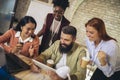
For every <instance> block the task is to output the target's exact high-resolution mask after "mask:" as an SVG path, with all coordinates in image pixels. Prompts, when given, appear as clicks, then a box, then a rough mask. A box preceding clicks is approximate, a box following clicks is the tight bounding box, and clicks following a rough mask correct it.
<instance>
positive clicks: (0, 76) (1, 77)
mask: <svg viewBox="0 0 120 80" xmlns="http://www.w3.org/2000/svg"><path fill="white" fill-rule="evenodd" d="M0 80H15V79H14V78H13V77H12V76H11V75H10V74H9V73H7V72H6V70H5V69H4V68H0Z"/></svg>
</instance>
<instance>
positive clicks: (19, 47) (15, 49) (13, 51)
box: [11, 43, 23, 53]
mask: <svg viewBox="0 0 120 80" xmlns="http://www.w3.org/2000/svg"><path fill="white" fill-rule="evenodd" d="M22 47H23V43H18V44H16V46H15V47H14V48H13V49H12V51H11V53H20V51H21V50H22Z"/></svg>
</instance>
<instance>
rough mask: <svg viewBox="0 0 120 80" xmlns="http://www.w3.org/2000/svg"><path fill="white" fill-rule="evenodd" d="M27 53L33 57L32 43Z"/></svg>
mask: <svg viewBox="0 0 120 80" xmlns="http://www.w3.org/2000/svg"><path fill="white" fill-rule="evenodd" d="M29 55H30V57H33V56H34V48H33V45H31V46H30V48H29Z"/></svg>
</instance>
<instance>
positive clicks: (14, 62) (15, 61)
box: [6, 54, 30, 73]
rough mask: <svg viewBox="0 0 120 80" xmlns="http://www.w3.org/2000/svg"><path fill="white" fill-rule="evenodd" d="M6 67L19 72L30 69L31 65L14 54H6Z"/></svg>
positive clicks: (11, 71) (9, 70) (13, 71)
mask: <svg viewBox="0 0 120 80" xmlns="http://www.w3.org/2000/svg"><path fill="white" fill-rule="evenodd" d="M6 62H7V64H6V67H7V70H8V72H9V73H17V72H20V71H23V70H28V69H30V66H29V65H28V64H26V63H25V62H24V61H22V60H21V59H20V58H19V57H18V56H16V55H14V54H6Z"/></svg>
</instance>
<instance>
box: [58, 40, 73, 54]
mask: <svg viewBox="0 0 120 80" xmlns="http://www.w3.org/2000/svg"><path fill="white" fill-rule="evenodd" d="M72 47H73V42H72V43H71V44H70V45H67V44H61V43H60V44H59V51H60V52H61V53H67V52H69V51H70V50H71V49H72Z"/></svg>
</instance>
